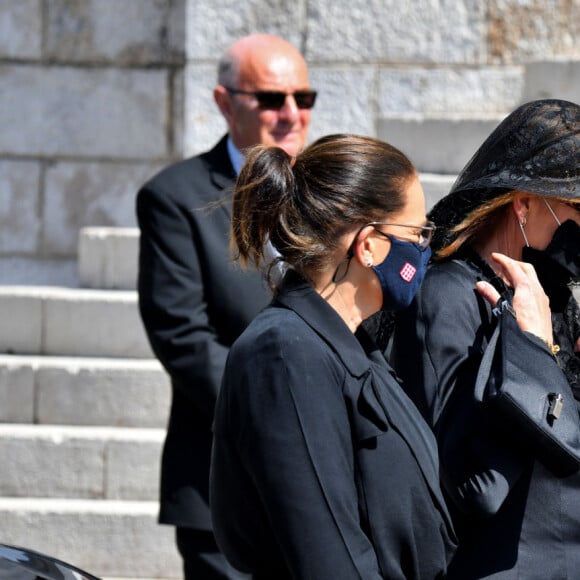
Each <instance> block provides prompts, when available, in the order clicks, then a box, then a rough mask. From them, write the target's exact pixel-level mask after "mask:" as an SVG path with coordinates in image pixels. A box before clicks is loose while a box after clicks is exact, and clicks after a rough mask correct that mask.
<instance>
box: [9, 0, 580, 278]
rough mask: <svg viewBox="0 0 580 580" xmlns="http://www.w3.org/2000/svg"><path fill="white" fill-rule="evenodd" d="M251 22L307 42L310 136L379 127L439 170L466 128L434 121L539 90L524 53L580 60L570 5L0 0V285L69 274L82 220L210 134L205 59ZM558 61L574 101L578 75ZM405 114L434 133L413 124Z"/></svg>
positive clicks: (500, 110) (218, 123)
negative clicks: (444, 145)
mask: <svg viewBox="0 0 580 580" xmlns="http://www.w3.org/2000/svg"><path fill="white" fill-rule="evenodd" d="M252 32H271V33H274V34H279V35H281V36H284V37H285V38H287V39H288V40H290V41H291V42H293V43H294V44H295V45H296V46H298V47H299V48H300V49H301V50H302V51H303V53H304V54H305V56H306V59H307V61H308V63H309V65H310V70H311V84H312V86H313V87H315V88H316V89H318V90H319V100H318V102H317V106H316V109H315V113H314V115H313V123H312V131H311V138H312V139H313V138H315V137H317V136H320V135H322V134H325V133H329V132H335V131H350V132H357V133H364V134H370V135H375V136H379V137H381V138H384V139H386V140H389V141H391V142H393V143H394V144H395V145H399V146H400V147H401V148H403V149H404V150H405V151H406V152H407V153H408V154H409V155H410V156H411V158H413V159H414V160H416V163H417V165H418V166H419V168H420V169H421V170H422V171H429V172H433V173H449V172H451V171H453V170H454V169H455V167H454V164H453V163H452V162H449V159H448V158H449V157H450V156H452V157H454V156H455V154H454V152H453V151H447V152H446V153H445V155H443V154H439V156H437V155H436V154H435V153H433V155H431V154H430V151H431V149H430V148H435V147H437V143H438V142H441V140H442V139H447V138H449V137H450V135H451V134H452V135H453V138H454V139H455V138H456V137H455V135H457V136H458V137H457V139H462V138H463V137H462V135H465V139H467V141H466V143H467V144H468V145H465V146H464V148H467V147H468V146H471V142H470V141H469V137H470V136H471V140H473V133H472V132H471V131H470V130H469V125H465V124H464V125H460V126H459V128H458V129H457V130H455V129H452V130H451V131H452V133H451V134H449V133H448V131H449V129H448V125H446V124H445V120H446V119H452V120H453V122H454V123H456V124H457V123H461V121H462V120H464V119H467V120H468V121H469V122H470V123H472V126H474V127H480V128H484V127H487V126H489V124H490V123H491V124H493V122H496V121H497V119H498V118H500V117H501V116H502V115H504V114H505V113H507V112H508V111H509V110H511V109H512V108H514V107H515V106H516V105H518V104H519V103H520V102H522V100H523V99H524V98H525V97H530V98H535V96H545V94H539V95H537V94H536V93H537V92H538V89H537V85H538V80H537V78H540V80H541V79H542V78H544V76H545V75H549V74H550V66H549V65H546V64H544V65H537V64H534V63H535V61H546V60H548V61H549V60H551V59H560V60H561V61H564V62H568V61H578V60H579V59H580V3H579V0H441V1H439V2H433V1H432V0H412V1H409V2H398V1H395V0H332V1H331V0H295V1H294V2H287V1H286V0H245V1H244V2H239V1H237V0H195V1H194V0H121V1H119V0H18V1H15V0H0V128H1V130H0V284H8V283H23V284H58V285H71V286H74V285H75V284H76V282H77V280H78V275H77V272H76V262H75V258H76V253H77V239H78V231H79V228H81V227H83V226H120V227H122V226H134V225H135V217H134V198H135V192H136V190H137V189H138V187H139V185H140V184H141V183H142V182H143V181H145V180H146V179H147V178H148V177H149V176H150V175H152V174H153V173H154V172H155V171H156V170H157V169H159V168H160V167H161V166H163V165H165V164H166V163H168V162H169V161H171V160H173V159H176V158H179V157H181V156H184V155H190V154H193V153H197V152H199V151H201V150H204V149H206V148H207V147H209V146H211V145H212V144H213V143H214V142H215V141H216V139H217V138H218V137H219V136H220V135H221V134H222V133H223V132H224V130H225V124H224V122H223V120H222V119H221V117H220V115H219V114H218V112H217V109H216V107H215V105H214V103H213V101H212V98H211V90H212V88H213V86H214V83H215V68H216V63H217V59H218V58H219V56H220V55H221V53H222V52H223V50H224V48H225V47H226V46H227V45H228V44H230V43H231V42H232V41H233V40H234V39H236V38H238V37H240V36H242V35H244V34H248V33H252ZM527 67H535V68H533V70H531V71H530V75H529V76H530V78H532V79H533V78H536V80H535V81H534V82H532V84H531V86H530V85H529V83H528V81H527V77H526V74H525V73H526V70H527ZM573 70H574V71H576V72H574V74H577V70H578V68H577V67H576V68H574V69H573ZM559 74H561V78H560V79H559V80H557V81H556V83H559V84H557V86H558V87H559V86H561V87H563V90H565V91H568V93H567V94H566V95H565V96H566V97H567V98H573V96H574V93H575V91H577V89H578V86H579V83H580V81H578V80H573V79H572V81H571V80H570V75H569V74H565V73H559ZM534 75H535V76H534ZM546 84H547V86H548V89H547V92H548V93H550V90H552V91H553V90H556V89H555V88H554V83H553V82H548V83H546ZM534 91H535V92H534ZM544 92H546V91H544ZM556 96H564V95H556ZM574 100H580V96H578V97H576V99H574ZM424 122H426V124H425V123H424ZM417 123H418V124H419V125H420V126H421V130H426V128H430V130H432V133H431V138H430V139H422V138H421V137H418V138H416V139H415V140H417V141H418V142H414V141H413V139H411V137H412V136H413V135H416V134H417V132H416V131H417V130H416V127H417ZM422 123H423V124H422ZM438 127H442V128H439V129H438ZM454 127H455V125H454ZM457 143H458V147H460V146H461V143H462V141H460V140H459V141H458V142H457ZM433 150H434V149H433ZM434 151H435V150H434ZM458 159H459V158H458ZM458 162H459V161H457V162H456V164H457V163H458Z"/></svg>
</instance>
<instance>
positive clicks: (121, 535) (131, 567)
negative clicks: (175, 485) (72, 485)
mask: <svg viewBox="0 0 580 580" xmlns="http://www.w3.org/2000/svg"><path fill="white" fill-rule="evenodd" d="M157 512H158V504H157V502H153V501H151V502H140V501H107V500H82V499H76V500H74V499H72V500H71V499H44V498H6V497H0V521H1V522H2V526H1V528H2V533H1V536H2V541H4V542H5V543H8V544H11V545H16V546H22V547H26V548H29V549H31V550H36V551H38V552H42V553H44V554H49V555H51V556H53V557H55V558H58V559H60V560H64V561H65V562H68V563H70V564H73V565H74V566H78V567H79V568H81V569H83V570H86V571H87V572H90V573H92V574H94V575H96V576H99V577H103V578H105V577H106V578H125V579H127V578H156V579H169V578H181V577H182V573H181V562H180V559H179V556H178V553H177V550H176V548H175V542H174V529H173V528H172V527H169V526H160V525H158V524H157Z"/></svg>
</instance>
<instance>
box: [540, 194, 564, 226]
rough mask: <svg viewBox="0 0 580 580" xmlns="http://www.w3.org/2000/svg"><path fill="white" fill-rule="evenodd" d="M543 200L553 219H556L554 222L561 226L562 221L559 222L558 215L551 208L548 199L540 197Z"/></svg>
mask: <svg viewBox="0 0 580 580" xmlns="http://www.w3.org/2000/svg"><path fill="white" fill-rule="evenodd" d="M542 199H543V200H544V203H545V204H546V207H547V208H548V209H549V210H550V213H551V214H552V216H553V217H554V219H555V220H556V223H557V224H558V225H559V226H561V225H562V222H560V220H559V219H558V216H557V215H556V213H555V212H554V210H553V209H552V206H551V205H550V204H549V203H548V200H547V199H546V198H545V197H543V198H542Z"/></svg>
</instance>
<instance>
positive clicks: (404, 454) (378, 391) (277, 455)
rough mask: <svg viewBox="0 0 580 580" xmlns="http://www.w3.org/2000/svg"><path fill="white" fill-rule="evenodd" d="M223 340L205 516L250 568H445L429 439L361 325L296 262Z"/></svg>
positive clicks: (282, 577)
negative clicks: (243, 326)
mask: <svg viewBox="0 0 580 580" xmlns="http://www.w3.org/2000/svg"><path fill="white" fill-rule="evenodd" d="M283 284H284V285H283V287H282V289H281V290H280V293H279V294H278V295H277V296H276V298H275V300H274V301H273V303H272V305H271V306H270V307H268V308H266V309H265V310H264V311H263V312H262V313H261V314H259V315H258V316H257V317H256V319H255V320H254V321H253V322H252V323H251V324H250V326H249V327H248V329H247V330H246V331H245V332H244V333H243V334H242V336H241V337H240V338H239V339H238V340H237V341H236V343H235V344H234V345H233V347H232V349H231V350H230V355H229V357H228V362H227V365H226V371H225V373H224V383H223V385H222V391H221V393H220V396H219V398H218V405H217V407H216V416H215V429H214V430H215V436H214V449H213V456H212V467H211V488H210V489H211V501H212V517H213V519H214V530H215V534H216V539H217V541H218V544H219V546H220V548H221V550H222V551H223V552H224V554H225V555H226V557H227V558H228V559H229V560H230V562H231V563H232V564H233V565H234V566H235V567H237V568H238V569H240V570H242V571H245V572H251V573H252V575H253V576H252V577H253V578H255V579H256V580H261V579H264V580H265V579H269V580H272V579H274V578H275V579H276V580H286V579H288V578H293V579H296V580H303V579H306V578H312V579H317V580H323V579H330V578H332V579H333V580H342V579H344V580H353V579H355V578H361V579H364V580H372V579H379V578H388V579H390V580H396V579H412V578H422V579H424V580H434V579H435V578H442V577H443V575H444V573H445V570H446V566H447V561H448V559H449V557H450V554H451V552H452V550H453V547H454V535H453V531H452V529H451V526H450V521H449V517H448V514H447V511H446V508H445V504H444V500H443V497H442V495H441V491H440V488H439V468H438V458H437V451H436V444H435V439H434V437H433V435H432V433H431V431H430V429H429V427H428V426H427V425H426V424H425V422H424V421H423V420H422V418H421V416H420V414H419V413H418V411H417V409H416V408H415V406H414V405H413V404H412V402H411V401H410V400H409V399H408V397H407V396H406V395H405V393H404V392H403V391H402V389H401V388H400V387H399V385H398V383H397V382H396V380H395V379H394V377H393V376H392V373H391V370H390V368H389V367H388V365H387V363H386V361H385V359H384V357H383V356H382V354H381V352H380V351H379V350H378V349H377V347H376V346H375V345H374V343H372V341H371V340H370V339H369V337H368V335H367V334H366V333H365V332H364V331H363V330H359V331H358V332H357V336H355V335H353V334H352V332H351V331H350V330H349V329H348V327H347V326H346V324H345V323H344V321H343V320H342V319H341V318H340V316H339V315H338V314H337V313H336V311H334V310H333V308H332V307H331V306H329V305H328V304H327V303H326V302H325V301H324V300H323V299H322V298H321V297H320V296H319V295H318V294H317V293H316V292H315V291H314V290H313V289H312V287H311V286H310V285H309V284H308V283H306V282H305V281H304V280H302V279H301V278H300V277H299V276H297V275H296V274H294V273H292V272H290V273H289V274H288V275H287V276H286V278H285V280H284V283H283Z"/></svg>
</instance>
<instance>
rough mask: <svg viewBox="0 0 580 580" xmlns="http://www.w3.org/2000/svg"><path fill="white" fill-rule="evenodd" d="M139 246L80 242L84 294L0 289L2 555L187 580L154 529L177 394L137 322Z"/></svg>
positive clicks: (159, 529) (110, 236)
mask: <svg viewBox="0 0 580 580" xmlns="http://www.w3.org/2000/svg"><path fill="white" fill-rule="evenodd" d="M137 240H138V232H137V230H134V229H127V230H114V229H106V228H105V229H96V230H95V229H91V228H89V229H87V230H84V231H83V232H81V236H80V242H79V276H80V278H81V280H82V285H83V286H84V287H83V288H77V289H72V288H57V287H41V286H0V320H2V323H1V324H0V352H1V353H5V354H1V355H0V464H1V465H3V466H4V469H3V470H2V473H1V475H0V522H1V523H0V543H8V544H14V545H20V546H24V547H28V548H31V549H34V550H38V551H40V552H44V553H47V554H50V555H52V556H55V557H57V558H60V559H63V560H65V561H68V562H70V563H72V564H74V565H76V566H78V567H80V568H83V569H85V570H87V571H88V572H92V573H93V574H96V575H98V576H101V577H103V578H141V579H143V578H163V579H166V578H178V577H180V576H181V564H180V560H179V558H178V555H177V552H176V550H175V547H174V540H173V528H170V527H166V526H159V525H158V524H157V521H156V519H157V510H158V503H157V497H158V482H159V462H160V452H161V446H162V443H163V439H164V434H165V432H164V428H165V424H166V419H167V414H168V409H169V400H170V386H169V381H168V378H167V376H166V374H165V372H164V371H163V369H162V368H161V366H160V365H159V363H158V362H157V361H156V360H155V359H154V358H153V355H152V353H151V350H150V348H149V345H148V343H147V340H146V337H145V334H144V332H143V329H142V325H141V321H140V318H139V315H138V311H137V295H136V292H135V290H134V285H135V282H134V281H135V276H136V252H137V244H136V242H137ZM91 287H92V288H94V289H91ZM96 288H98V289H96ZM130 288H133V289H130Z"/></svg>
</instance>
